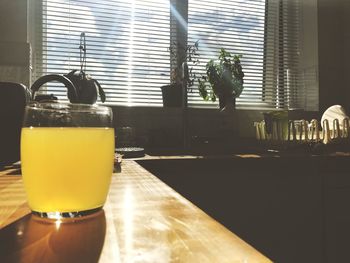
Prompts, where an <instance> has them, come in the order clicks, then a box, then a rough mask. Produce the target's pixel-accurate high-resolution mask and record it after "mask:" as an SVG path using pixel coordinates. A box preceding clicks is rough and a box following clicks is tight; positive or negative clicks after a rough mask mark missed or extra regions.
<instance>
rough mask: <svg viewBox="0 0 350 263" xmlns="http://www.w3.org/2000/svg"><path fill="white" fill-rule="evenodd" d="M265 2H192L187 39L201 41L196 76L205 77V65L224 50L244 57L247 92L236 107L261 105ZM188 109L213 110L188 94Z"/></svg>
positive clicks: (206, 103) (195, 0) (190, 0)
mask: <svg viewBox="0 0 350 263" xmlns="http://www.w3.org/2000/svg"><path fill="white" fill-rule="evenodd" d="M265 6H266V3H265V0H250V1H246V0H217V1H215V2H214V1H210V0H207V1H203V0H189V5H188V39H189V42H190V43H192V42H194V41H196V40H199V43H200V48H199V53H200V56H201V63H200V65H199V66H197V72H198V73H197V74H203V73H204V70H203V69H204V68H205V64H206V63H207V62H208V61H209V59H211V58H217V57H218V52H219V50H220V48H221V47H224V48H225V49H226V50H227V51H229V52H232V53H234V54H240V55H242V56H243V57H242V59H241V62H242V65H243V69H244V72H245V78H244V81H245V83H244V90H243V92H242V94H241V96H240V97H239V98H238V99H237V106H240V107H244V106H256V104H257V103H259V104H260V105H262V103H261V102H262V93H263V72H264V38H265ZM188 97H189V105H192V106H209V105H210V106H211V105H212V103H210V102H209V103H208V102H204V101H203V100H202V99H201V98H200V97H199V96H198V95H197V93H196V92H193V93H189V96H188Z"/></svg>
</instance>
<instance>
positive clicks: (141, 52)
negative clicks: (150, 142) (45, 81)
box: [35, 0, 170, 106]
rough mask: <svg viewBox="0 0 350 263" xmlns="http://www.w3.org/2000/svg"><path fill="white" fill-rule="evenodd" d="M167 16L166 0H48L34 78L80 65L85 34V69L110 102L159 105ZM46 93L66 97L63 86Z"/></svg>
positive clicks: (166, 67) (166, 79)
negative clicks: (96, 81) (81, 43)
mask: <svg viewBox="0 0 350 263" xmlns="http://www.w3.org/2000/svg"><path fill="white" fill-rule="evenodd" d="M38 2H40V1H38ZM169 14H170V7H169V2H168V1H157V0H133V1H129V0H118V1H116V0H100V1H94V0H44V1H43V2H42V6H41V17H42V31H41V32H40V34H37V36H38V42H40V41H41V43H42V45H41V50H40V49H37V54H36V56H37V57H38V58H39V59H36V68H35V78H37V77H39V76H41V75H43V74H52V73H61V74H63V73H68V72H69V71H71V70H73V69H80V66H79V65H80V62H79V61H80V56H79V52H80V50H79V43H80V34H81V32H85V33H86V42H87V59H86V60H87V68H86V71H87V73H89V74H91V75H92V77H93V78H95V79H97V80H98V81H99V82H100V84H101V85H102V87H103V89H104V90H105V92H106V96H107V102H108V104H117V105H126V106H134V105H150V106H160V105H162V98H161V93H160V86H162V85H165V84H167V83H168V82H169V71H170V62H169V61H170V56H169V52H168V51H167V49H168V47H169V45H170V36H169V35H170V32H169V31H170V29H169V26H170V23H169V17H170V15H169ZM48 91H49V92H50V93H54V94H57V95H59V98H60V99H64V98H66V90H65V89H62V87H61V85H52V84H51V85H49V87H48Z"/></svg>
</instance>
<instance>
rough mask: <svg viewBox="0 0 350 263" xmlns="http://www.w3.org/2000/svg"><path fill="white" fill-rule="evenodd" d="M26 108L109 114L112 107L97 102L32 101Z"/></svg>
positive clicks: (44, 110)
mask: <svg viewBox="0 0 350 263" xmlns="http://www.w3.org/2000/svg"><path fill="white" fill-rule="evenodd" d="M26 109H27V110H28V109H30V110H37V111H43V112H61V113H67V112H71V113H74V112H75V113H98V114H103V113H105V114H108V113H110V112H111V111H112V109H111V108H110V107H108V106H101V105H97V104H82V103H69V102H37V101H34V102H30V103H29V104H27V105H26Z"/></svg>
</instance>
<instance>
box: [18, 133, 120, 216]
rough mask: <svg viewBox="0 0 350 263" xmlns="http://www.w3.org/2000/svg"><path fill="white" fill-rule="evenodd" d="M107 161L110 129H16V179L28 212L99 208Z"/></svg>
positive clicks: (111, 144) (109, 169)
mask: <svg viewBox="0 0 350 263" xmlns="http://www.w3.org/2000/svg"><path fill="white" fill-rule="evenodd" d="M113 162H114V129H112V128H86V127H84V128H70V127H67V128H66V127H65V128H56V127H52V128H51V127H34V128H33V127H26V128H22V135H21V163H22V175H23V181H24V186H25V189H26V192H27V197H28V203H29V206H30V207H31V209H32V210H33V211H36V212H76V211H85V210H90V209H94V208H98V207H101V206H103V204H104V203H105V201H106V197H107V193H108V189H109V185H110V181H111V176H112V172H113Z"/></svg>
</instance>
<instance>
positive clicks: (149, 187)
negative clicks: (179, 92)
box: [0, 161, 271, 263]
mask: <svg viewBox="0 0 350 263" xmlns="http://www.w3.org/2000/svg"><path fill="white" fill-rule="evenodd" d="M0 198H1V199H0V228H2V229H1V230H0V262H26V263H27V262H29V263H30V262H211V263H212V262H219V263H224V262H271V261H270V260H269V259H268V258H266V257H264V256H263V255H262V254H260V253H259V252H258V251H256V250H255V249H254V248H252V247H251V246H249V245H248V244H247V243H245V242H244V241H242V240H241V239H240V238H238V237H237V236H236V235H234V234H233V233H232V232H230V231H229V230H227V229H226V228H225V227H223V226H222V225H221V224H219V223H218V222H216V221H215V220H214V219H212V218H211V217H209V216H208V215H207V214H205V213H204V212H203V211H201V210H200V209H199V208H197V207H196V206H195V205H193V204H192V203H191V202H189V201H188V200H186V199H185V198H183V197H182V196H180V195H179V194H178V193H176V192H175V191H174V190H173V189H171V188H170V187H168V186H167V185H165V184H164V183H163V182H161V181H160V180H159V179H158V178H156V177H155V176H153V175H152V174H151V173H149V172H148V171H146V170H145V169H144V168H142V167H141V166H139V165H138V164H137V163H135V162H133V161H126V162H123V163H122V172H121V173H117V174H114V175H113V179H112V184H111V188H110V192H109V196H108V199H107V202H106V204H105V206H104V209H103V210H102V211H100V212H98V213H96V214H94V215H92V216H89V217H85V218H83V219H75V220H61V221H55V222H53V221H49V220H42V219H38V218H37V217H36V216H33V215H31V214H28V213H29V209H28V207H27V206H26V203H25V195H24V191H23V187H22V181H21V179H20V177H18V176H9V175H4V172H0ZM17 219H19V220H17ZM15 220H17V221H15ZM14 221H15V222H14ZM5 226H6V227H5Z"/></svg>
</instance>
